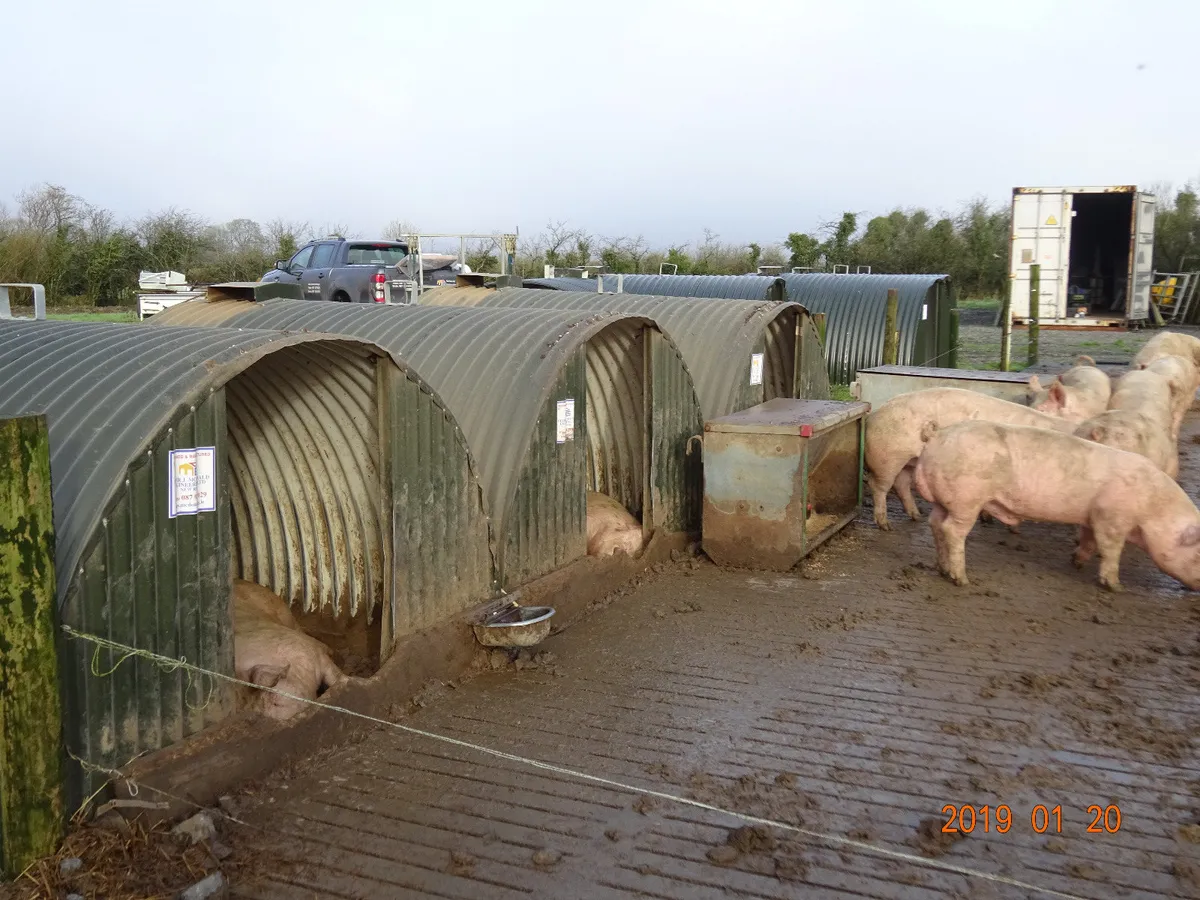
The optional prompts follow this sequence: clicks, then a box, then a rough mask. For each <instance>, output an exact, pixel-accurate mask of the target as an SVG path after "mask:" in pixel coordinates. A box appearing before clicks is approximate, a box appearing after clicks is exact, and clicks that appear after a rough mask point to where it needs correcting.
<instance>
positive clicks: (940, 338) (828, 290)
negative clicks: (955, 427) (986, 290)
mask: <svg viewBox="0 0 1200 900" xmlns="http://www.w3.org/2000/svg"><path fill="white" fill-rule="evenodd" d="M782 277H783V281H784V283H785V284H786V285H787V291H788V299H789V300H795V301H797V302H799V303H803V304H804V305H805V307H807V308H808V309H809V310H811V311H812V312H814V313H825V316H826V328H825V357H826V360H827V362H828V364H829V379H830V380H831V381H833V382H835V383H837V384H849V383H850V382H851V381H853V380H854V376H855V374H856V373H857V372H858V370H859V369H867V368H870V367H872V366H878V365H881V364H882V363H883V343H884V332H885V330H886V329H885V328H884V323H885V318H886V313H887V292H888V289H889V288H896V291H897V300H898V301H899V309H898V313H899V315H898V319H897V322H898V330H899V332H900V344H899V353H898V358H897V364H898V365H902V366H941V367H943V368H954V366H955V364H956V362H957V359H956V353H955V350H956V348H955V344H956V342H957V339H958V329H957V323H956V321H955V318H954V317H955V316H956V315H957V312H956V311H955V310H956V303H955V299H954V291H953V290H952V288H951V284H950V276H949V275H874V274H872V275H858V274H854V275H850V274H843V275H830V274H823V273H812V272H809V273H799V272H797V273H794V274H788V275H784V276H782Z"/></svg>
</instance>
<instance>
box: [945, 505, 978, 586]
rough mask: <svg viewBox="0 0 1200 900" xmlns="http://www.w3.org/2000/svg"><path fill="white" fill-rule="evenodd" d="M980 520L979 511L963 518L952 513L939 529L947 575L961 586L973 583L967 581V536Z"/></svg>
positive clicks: (974, 511) (946, 517)
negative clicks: (943, 547)
mask: <svg viewBox="0 0 1200 900" xmlns="http://www.w3.org/2000/svg"><path fill="white" fill-rule="evenodd" d="M978 518H979V510H978V509H976V510H973V511H972V512H971V513H970V514H969V515H967V516H963V517H961V518H960V517H959V516H957V515H955V514H952V513H950V514H947V515H946V516H945V518H944V519H943V521H942V523H941V526H940V529H939V530H940V531H941V533H942V541H943V542H944V544H945V554H946V570H947V571H946V574H947V575H949V576H950V580H951V581H953V582H954V583H955V584H957V585H960V586H962V585H967V584H970V583H971V582H970V581H969V580H968V579H967V535H968V534H970V533H971V529H972V528H974V527H975V521H976V519H978Z"/></svg>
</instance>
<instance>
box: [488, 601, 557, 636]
mask: <svg viewBox="0 0 1200 900" xmlns="http://www.w3.org/2000/svg"><path fill="white" fill-rule="evenodd" d="M553 615H554V607H553V606H518V605H517V604H516V603H515V602H514V603H511V604H509V605H508V606H505V607H503V608H501V609H500V610H498V611H497V612H495V613H493V614H492V615H491V616H489V617H488V618H486V619H484V620H483V621H482V622H479V623H476V624H474V625H472V626H471V627H472V628H473V629H474V631H475V640H477V641H479V643H481V644H483V646H485V647H532V646H533V645H534V644H540V643H541V642H542V641H544V640H545V639H546V636H547V635H548V634H550V617H551V616H553Z"/></svg>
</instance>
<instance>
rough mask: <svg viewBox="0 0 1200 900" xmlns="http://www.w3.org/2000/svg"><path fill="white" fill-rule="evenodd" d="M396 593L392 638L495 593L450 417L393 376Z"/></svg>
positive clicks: (474, 486) (469, 478)
mask: <svg viewBox="0 0 1200 900" xmlns="http://www.w3.org/2000/svg"><path fill="white" fill-rule="evenodd" d="M391 372H392V376H391V382H392V383H391V386H390V392H389V393H390V400H391V408H392V415H391V417H390V418H391V438H390V446H391V452H390V453H389V454H388V455H387V457H386V459H387V461H388V469H389V471H390V477H391V482H392V485H393V490H392V522H393V531H394V535H395V553H394V556H395V560H396V567H395V571H396V589H395V597H394V599H393V601H392V621H391V623H390V631H391V632H392V633H393V634H394V635H397V636H398V635H402V634H405V633H409V632H413V631H418V630H420V629H422V628H426V627H428V626H430V625H433V624H434V623H436V622H438V621H440V620H443V619H445V617H446V616H448V615H452V614H453V613H456V612H460V611H461V610H463V609H466V608H467V607H469V606H471V605H472V604H474V603H476V602H478V601H479V600H480V599H481V598H484V597H487V596H489V595H490V594H491V593H492V592H493V587H494V584H493V578H494V575H495V562H494V561H493V559H492V554H491V550H490V549H489V548H490V543H491V542H490V540H489V534H488V518H487V514H486V512H485V508H484V499H483V488H482V487H481V486H480V483H479V478H478V475H477V474H476V472H475V467H474V463H473V460H472V458H471V456H470V455H469V454H468V453H467V452H465V446H464V442H463V435H462V432H461V431H460V430H459V427H458V423H457V422H456V421H455V419H454V417H453V416H452V415H450V413H449V412H448V411H447V410H446V409H445V407H443V406H442V405H441V403H440V402H436V401H435V398H434V397H433V395H432V394H431V392H430V390H429V388H428V387H427V386H425V385H424V383H422V382H418V381H415V380H413V379H412V378H409V377H406V376H405V373H404V372H402V371H401V370H399V369H392V370H391Z"/></svg>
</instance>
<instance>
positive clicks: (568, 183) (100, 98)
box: [0, 0, 1200, 244]
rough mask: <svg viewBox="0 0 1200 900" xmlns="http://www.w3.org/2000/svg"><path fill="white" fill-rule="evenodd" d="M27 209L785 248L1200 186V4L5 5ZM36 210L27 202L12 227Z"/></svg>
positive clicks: (914, 0)
mask: <svg viewBox="0 0 1200 900" xmlns="http://www.w3.org/2000/svg"><path fill="white" fill-rule="evenodd" d="M0 21H2V22H3V30H4V32H5V33H6V35H7V38H8V39H7V40H6V41H5V48H4V62H5V65H4V70H5V74H6V77H5V78H4V79H3V80H0V109H3V110H4V114H5V119H6V121H7V123H8V124H9V126H10V127H9V128H6V129H5V138H4V141H3V145H2V146H0V199H2V200H5V201H10V198H11V197H12V196H13V195H14V194H15V193H16V192H17V191H19V190H21V189H22V188H25V187H28V186H31V185H35V184H38V183H40V182H44V181H50V182H54V183H58V184H62V185H64V186H65V187H67V188H68V189H69V190H70V191H72V192H73V193H76V194H78V195H80V196H82V197H84V198H85V199H87V200H89V201H90V202H92V203H95V204H99V205H102V206H106V207H108V208H110V209H112V210H114V211H115V212H116V213H117V214H118V215H119V216H121V217H134V216H138V215H140V214H142V213H144V212H146V211H148V210H154V209H161V208H164V207H167V206H177V207H181V208H185V209H189V210H191V211H192V212H194V213H197V214H199V215H202V216H204V217H205V218H207V219H210V220H213V221H224V220H227V219H231V218H235V217H243V216H244V217H249V218H253V219H257V220H259V221H267V220H270V219H273V218H284V219H292V220H301V221H308V222H310V223H311V224H312V225H313V226H320V225H322V224H329V223H335V222H340V223H344V224H346V225H349V226H350V228H351V230H352V231H353V232H356V233H359V234H361V235H363V236H373V233H374V232H378V231H379V230H380V229H382V227H383V225H384V224H385V223H386V222H388V221H390V220H392V219H404V220H408V221H410V222H413V223H416V224H417V225H419V226H420V227H421V228H422V229H424V230H427V231H433V230H439V231H463V230H476V229H486V230H504V231H507V230H511V229H513V228H516V227H519V228H520V230H521V232H522V234H527V235H531V234H534V233H536V232H538V231H540V230H542V228H543V227H544V225H545V223H546V222H547V221H548V220H551V219H554V220H560V219H565V220H567V221H568V223H570V224H571V225H578V226H583V227H586V228H588V229H589V230H590V231H592V232H593V233H597V234H602V235H617V234H629V235H633V234H638V233H641V234H644V235H645V236H646V237H647V238H648V239H649V240H651V241H652V242H653V243H658V244H665V243H668V242H684V241H691V240H695V239H696V238H698V237H699V236H700V235H702V233H703V230H704V229H705V228H711V229H713V230H714V231H716V232H717V233H719V234H720V235H721V238H722V240H730V241H749V240H758V241H760V242H769V241H775V240H779V239H781V238H782V237H784V236H785V235H786V234H787V232H789V231H794V230H803V231H807V230H810V229H812V228H814V227H815V226H816V225H818V224H819V223H820V222H822V221H824V220H828V219H831V218H834V217H836V216H837V215H839V214H840V213H841V211H842V210H844V209H851V210H855V211H860V212H865V213H872V214H873V213H879V212H886V211H887V210H888V209H890V208H893V207H895V206H906V207H907V206H916V205H923V206H927V207H930V208H933V209H954V208H956V207H957V206H958V205H959V204H960V203H961V202H962V201H964V200H966V199H968V198H970V197H971V196H973V195H976V194H983V195H986V196H988V197H989V198H991V199H992V200H994V201H1001V202H1007V201H1008V198H1009V196H1010V192H1011V188H1012V187H1013V186H1014V185H1037V184H1043V185H1066V184H1117V183H1122V184H1123V183H1138V184H1144V185H1148V184H1151V183H1155V182H1162V181H1171V182H1174V183H1175V184H1180V183H1183V182H1186V181H1188V180H1189V179H1192V178H1194V177H1196V176H1198V175H1200V119H1197V117H1196V116H1195V114H1194V113H1195V107H1196V101H1197V97H1198V94H1200V90H1198V89H1197V87H1196V79H1195V63H1194V60H1193V59H1191V58H1190V56H1189V54H1188V52H1187V51H1186V50H1177V51H1172V50H1171V49H1170V48H1171V44H1172V40H1173V38H1174V37H1177V36H1180V35H1189V34H1190V35H1195V34H1197V33H1200V3H1196V2H1194V0H1176V2H1165V0H1139V2H1112V0H1081V2H1054V0H945V2H941V0H906V2H899V3H897V2H888V0H878V2H876V0H870V2H868V0H821V2H807V0H781V2H777V3H767V2H756V0H741V2H738V3H729V2H727V0H723V2H709V0H683V2H674V0H672V2H667V0H634V2H626V0H603V2H595V3H584V2H577V0H576V2H566V0H558V2H539V0H505V2H503V3H498V2H482V0H481V2H471V3H467V2H451V0H437V2H428V3H421V4H415V3H411V2H406V0H356V2H353V3H344V4H343V3H329V2H324V3H315V2H310V0H290V2H286V3H284V2H267V0H237V2H231V0H203V2H189V3H179V2H132V0H104V2H94V0H37V2H14V3H11V4H7V5H6V6H5V8H4V10H3V12H2V13H0ZM10 205H11V204H10Z"/></svg>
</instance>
